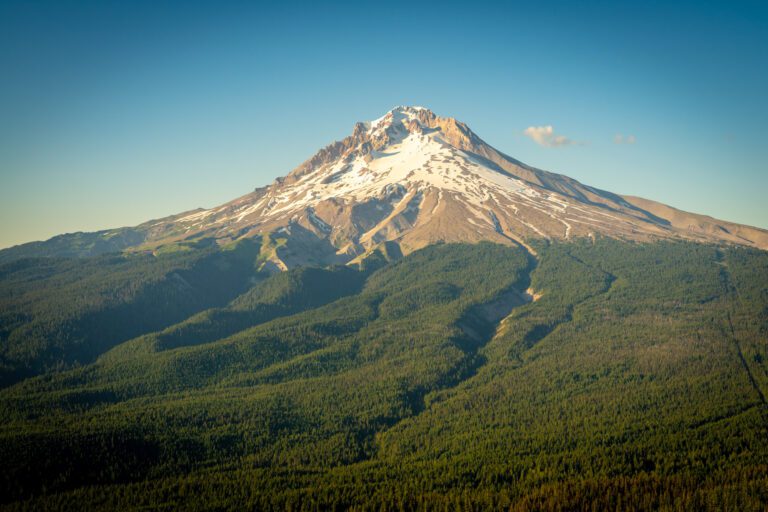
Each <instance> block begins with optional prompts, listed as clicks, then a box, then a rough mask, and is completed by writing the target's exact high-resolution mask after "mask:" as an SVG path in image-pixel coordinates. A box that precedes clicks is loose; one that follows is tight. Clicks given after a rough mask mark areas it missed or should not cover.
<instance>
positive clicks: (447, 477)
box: [0, 239, 768, 511]
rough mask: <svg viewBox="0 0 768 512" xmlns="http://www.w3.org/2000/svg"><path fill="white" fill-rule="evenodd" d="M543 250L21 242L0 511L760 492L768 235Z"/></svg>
mask: <svg viewBox="0 0 768 512" xmlns="http://www.w3.org/2000/svg"><path fill="white" fill-rule="evenodd" d="M534 248H535V250H536V254H537V255H536V258H535V259H533V258H532V257H531V255H530V254H528V253H527V252H526V251H524V250H522V249H518V248H512V247H506V246H500V245H494V244H490V243H480V244H474V245H463V244H438V245H433V246H429V247H427V248H425V249H422V250H420V251H417V252H415V253H412V254H410V255H408V256H406V257H404V258H402V259H399V260H398V261H390V260H389V259H388V258H387V257H386V256H387V255H386V254H385V253H384V252H378V253H374V254H373V255H371V256H370V257H369V258H368V259H366V260H364V261H363V262H362V263H361V264H360V265H359V266H357V267H351V266H348V267H329V268H297V269H293V270H290V271H287V272H283V273H279V274H275V275H267V274H265V273H264V272H260V271H259V270H258V265H257V263H258V258H259V253H260V247H259V242H258V240H256V241H253V242H245V243H241V244H236V245H233V246H231V247H227V248H217V247H214V246H206V245H205V244H204V243H202V244H201V245H200V246H195V247H189V248H184V250H178V251H174V252H170V253H168V254H157V255H139V254H134V255H130V256H128V255H114V254H110V255H102V256H97V257H94V258H86V259H82V260H66V259H49V258H34V259H23V260H17V261H15V262H10V263H5V264H3V265H2V266H0V300H1V301H2V302H1V303H0V304H2V315H1V316H0V341H1V342H2V352H0V353H1V354H2V358H3V359H2V361H3V367H4V368H3V371H4V372H5V373H4V374H3V375H5V377H4V378H5V381H4V383H3V384H4V388H3V389H0V418H2V422H1V423H0V460H3V464H2V466H0V472H1V473H2V479H1V481H2V488H0V501H1V502H2V504H1V505H0V507H2V508H3V509H7V510H71V509H85V510H115V509H120V510H138V509H159V510H178V509H183V510H270V509H274V510H328V509H336V510H343V509H355V510H457V511H460V510H461V511H463V510H487V509H500V510H734V511H736V510H739V511H741V510H755V511H758V510H759V511H763V510H765V509H766V507H768V405H766V402H765V396H766V394H768V361H767V360H768V253H766V252H763V251H759V250H753V249H746V248H741V247H731V246H714V245H704V244H693V243H678V242H660V243H646V244H637V243H627V242H621V241H616V240H609V239H597V240H596V241H594V242H593V241H590V240H582V241H575V242H572V243H549V244H546V243H543V242H539V243H537V244H536V245H535V247H534ZM182 281H183V283H182ZM527 288H531V289H532V291H533V292H535V294H536V297H537V298H538V300H536V301H530V302H528V301H527V300H526V295H525V293H524V292H525V290H526V289H527ZM126 315H127V316H126ZM132 315H139V316H140V317H141V318H142V320H141V322H138V323H133V322H128V321H126V322H123V323H121V320H120V319H123V318H133V316H132ZM93 319H98V320H99V321H93ZM102 330H103V335H102V332H101V331H102Z"/></svg>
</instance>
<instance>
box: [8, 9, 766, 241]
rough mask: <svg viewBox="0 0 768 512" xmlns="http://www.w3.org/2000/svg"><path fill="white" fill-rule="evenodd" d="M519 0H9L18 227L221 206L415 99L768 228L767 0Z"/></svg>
mask: <svg viewBox="0 0 768 512" xmlns="http://www.w3.org/2000/svg"><path fill="white" fill-rule="evenodd" d="M499 4H500V2H488V3H484V2H480V1H477V2H450V1H445V2H434V3H419V5H409V4H408V3H405V2H402V3H399V2H396V1H392V2H371V3H366V2H354V3H352V2H350V3H347V2H335V3H328V4H326V5H323V4H321V3H319V2H312V3H300V2H295V3H288V2H285V3H270V4H266V3H265V4H259V3H253V2H247V3H246V2H243V3H236V2H194V1H186V2H171V1H165V2H163V1H156V2H140V1H133V2H111V1H108V0H105V1H95V0H94V1H89V2H77V1H74V0H73V1H70V2H34V1H24V2H17V1H15V0H5V1H3V2H2V3H0V70H2V71H1V72H0V247H5V246H9V245H13V244H16V243H21V242H25V241H30V240H38V239H45V238H48V237H50V236H53V235H55V234H59V233H63V232H72V231H81V230H82V231H90V230H97V229H105V228H110V227H117V226H124V225H134V224H138V223H140V222H143V221H145V220H149V219H151V218H157V217H162V216H165V215H169V214H173V213H178V212H181V211H184V210H189V209H193V208H196V207H200V206H202V207H211V206H215V205H217V204H220V203H222V202H225V201H227V200H230V199H233V198H234V197H236V196H239V195H242V194H244V193H247V192H249V191H250V190H251V189H253V188H255V187H257V186H261V185H264V184H267V183H269V182H271V181H272V180H273V179H274V178H275V177H277V176H280V175H284V174H286V173H287V172H288V171H290V170H291V169H292V168H294V167H295V166H296V165H298V164H299V163H300V162H302V161H303V160H305V159H306V158H308V157H309V156H311V155H312V154H313V153H314V152H315V151H316V150H317V149H319V148H320V147H322V146H324V145H326V144H327V143H329V142H331V141H332V140H335V139H340V138H342V137H344V136H345V135H347V134H349V133H350V132H351V129H352V126H353V124H354V122H355V121H358V120H368V119H374V118H377V117H379V116H381V115H383V113H384V112H386V111H387V110H389V109H390V108H392V107H393V106H395V105H400V104H415V105H424V106H426V107H429V108H430V109H432V110H433V111H435V112H436V113H437V114H439V115H445V116H452V117H456V118H458V119H460V120H462V121H464V122H466V123H467V124H468V125H469V126H470V127H471V128H472V129H473V130H474V131H475V132H477V133H478V134H479V135H480V136H481V137H483V138H484V139H485V140H486V141H487V142H489V143H490V144H492V145H493V146H495V147H496V148H498V149H500V150H502V151H504V152H505V153H508V154H510V155H512V156H514V157H515V158H518V159H520V160H523V161H524V162H526V163H528V164H530V165H533V166H536V167H539V168H543V169H547V170H550V171H555V172H560V173H563V174H567V175H569V176H572V177H574V178H576V179H578V180H580V181H582V182H584V183H587V184H589V185H593V186H596V187H599V188H603V189H607V190H610V191H613V192H618V193H623V194H633V195H639V196H644V197H647V198H651V199H655V200H658V201H661V202H664V203H667V204H670V205H672V206H675V207H678V208H682V209H685V210H689V211H694V212H697V213H705V214H708V215H712V216H715V217H718V218H722V219H726V220H731V221H736V222H742V223H746V224H751V225H756V226H760V227H764V228H768V204H767V202H766V200H765V196H766V191H768V164H766V162H768V140H767V138H768V97H767V96H768V7H766V6H767V5H768V4H766V2H736V1H728V2H703V1H698V2H674V1H671V2H632V3H629V2H626V3H625V2H578V1H570V2H558V1H554V0H553V1H549V2H540V3H535V2H529V1H528V2H519V3H518V2H507V3H504V5H499ZM547 126H551V127H552V133H551V134H550V135H549V136H548V138H547V135H546V131H545V130H544V129H543V128H542V127H547ZM530 127H532V128H533V129H532V130H529V132H528V133H529V134H533V135H536V137H535V138H538V140H539V142H544V143H547V142H548V141H549V142H550V143H551V142H553V141H555V140H557V141H559V142H560V143H559V144H554V145H553V144H549V145H542V144H538V143H537V142H536V140H534V138H531V137H530V136H526V135H525V134H524V132H525V130H526V129H528V128H530ZM617 135H621V136H622V137H621V139H620V140H621V141H622V143H621V144H617V143H616V140H617V139H616V136H617ZM557 137H561V138H557ZM630 142H632V143H630Z"/></svg>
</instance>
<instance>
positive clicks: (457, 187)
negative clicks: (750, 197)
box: [0, 107, 768, 269]
mask: <svg viewBox="0 0 768 512" xmlns="http://www.w3.org/2000/svg"><path fill="white" fill-rule="evenodd" d="M130 233H131V234H132V236H131V237H129V239H127V240H126V241H125V242H124V243H123V244H122V245H120V246H118V245H114V248H115V249H116V250H119V249H122V248H128V247H132V248H133V250H156V249H158V248H160V247H163V246H169V245H171V246H172V245H174V244H179V243H186V242H189V241H194V240H198V239H201V238H214V239H216V240H217V241H218V242H219V243H222V244H223V243H228V242H230V241H232V240H238V239H241V238H249V237H254V236H261V235H265V234H269V235H270V236H271V237H272V238H273V239H274V240H275V241H276V245H275V246H274V247H272V250H271V252H270V253H269V254H266V255H265V258H264V263H265V264H268V265H270V266H273V267H276V268H279V269H285V268H288V267H291V266H296V265H307V264H328V263H346V262H349V261H350V260H353V259H354V258H356V257H357V256H359V255H361V254H365V253H366V252H368V251H370V250H371V249H372V248H374V247H376V246H377V245H379V244H380V243H382V242H384V241H389V242H391V243H394V244H397V245H399V246H400V250H401V251H402V252H403V253H404V254H407V253H409V252H412V251H413V250H415V249H418V248H421V247H424V246H426V245H429V244H431V243H435V242H477V241H480V240H487V241H492V242H497V243H503V244H523V245H528V244H527V242H526V240H532V239H537V238H543V239H554V240H557V239H560V240H570V239H575V238H581V237H590V238H593V239H594V238H595V237H597V236H607V237H613V238H620V239H626V240H639V241H649V240H657V239H683V240H694V241H700V242H714V243H732V244H740V245H747V246H752V247H758V248H761V249H768V231H766V230H763V229H759V228H753V227H749V226H743V225H738V224H734V223H728V222H723V221H718V220H716V219H712V218H710V217H706V216H701V215H696V214H691V213H686V212H681V211H679V210H675V209H674V208H670V207H667V206H665V205H661V204H659V203H655V202H653V201H648V200H644V199H640V198H635V197H631V196H627V197H622V196H619V195H617V194H612V193H610V192H606V191H602V190H598V189H595V188H593V187H589V186H587V185H584V184H582V183H579V182H578V181H576V180H573V179H571V178H568V177H567V176H563V175H560V174H555V173H551V172H547V171H542V170H539V169H535V168H533V167H530V166H527V165H525V164H523V163H521V162H519V161H517V160H515V159H513V158H511V157H509V156H507V155H505V154H503V153H501V152H499V151H497V150H496V149H494V148H493V147H491V146H490V145H488V144H486V143H485V142H484V141H483V140H482V139H480V137H478V136H477V135H476V134H475V133H473V132H472V131H471V130H470V129H469V127H467V126H466V125H465V124H464V123H461V122H460V121H457V120H455V119H453V118H449V117H440V116H437V115H435V114H434V113H433V112H431V111H429V110H427V109H425V108H423V107H397V108H395V109H393V110H391V111H390V112H388V113H387V114H386V115H385V116H383V117H381V118H379V119H377V120H375V121H372V122H367V123H357V124H356V125H355V126H354V129H353V132H352V134H351V135H350V136H348V137H346V138H345V139H343V140H341V141H337V142H334V143H332V144H330V145H329V146H326V147H325V148H323V149H321V150H320V151H318V152H317V153H316V154H315V155H314V156H312V157H311V158H310V159H308V160H307V161H305V162H304V163H302V164H301V165H299V166H298V167H297V168H296V169H294V170H293V171H291V172H290V173H289V174H288V175H287V176H285V177H284V178H278V179H277V180H275V182H274V183H272V184H271V185H269V186H267V187H263V188H260V189H257V190H255V191H254V192H251V193H249V194H247V195H245V196H242V197H240V198H238V199H235V200H234V201H231V202H229V203H226V204H224V205H221V206H219V207H216V208H212V209H208V210H195V211H192V212H187V213H184V214H179V215H176V216H173V217H169V218H166V219H160V220H157V221H151V222H147V223H145V224H142V225H141V226H137V227H136V228H135V229H134V230H133V231H131V232H130ZM107 235H109V236H111V237H114V232H106V234H105V235H104V236H107ZM125 238H126V237H122V238H121V240H122V239H125ZM73 243H74V241H73ZM46 244H49V245H48V246H45V247H40V248H41V249H43V248H44V249H46V250H47V251H48V252H53V253H54V254H55V251H53V249H51V248H49V246H50V245H51V244H50V242H46ZM59 245H61V244H59ZM102 245H103V244H102ZM25 247H28V248H29V250H24V248H25ZM34 250H35V247H32V246H29V245H27V246H21V247H17V248H12V249H9V250H6V251H0V261H2V260H3V259H8V258H13V257H15V256H14V255H15V254H29V253H30V252H34ZM59 251H60V252H61V251H64V252H66V251H65V248H60V249H59ZM76 252H77V251H73V250H70V251H68V253H76ZM86 254H87V253H86Z"/></svg>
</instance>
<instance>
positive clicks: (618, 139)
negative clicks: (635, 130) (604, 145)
mask: <svg viewBox="0 0 768 512" xmlns="http://www.w3.org/2000/svg"><path fill="white" fill-rule="evenodd" d="M635 142H637V138H636V137H635V136H634V135H627V136H626V137H625V136H623V135H622V134H620V133H617V134H616V135H614V137H613V143H614V144H634V143H635Z"/></svg>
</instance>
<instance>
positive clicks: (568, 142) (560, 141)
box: [523, 125, 578, 148]
mask: <svg viewBox="0 0 768 512" xmlns="http://www.w3.org/2000/svg"><path fill="white" fill-rule="evenodd" d="M523 135H525V136H526V137H530V138H531V140H533V141H534V142H535V143H536V144H538V145H540V146H544V147H547V148H556V147H560V146H572V145H574V144H578V143H577V142H576V141H575V140H572V139H569V138H568V137H566V136H564V135H558V134H556V133H555V129H554V128H552V126H551V125H547V126H529V127H528V128H526V129H525V130H523Z"/></svg>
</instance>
